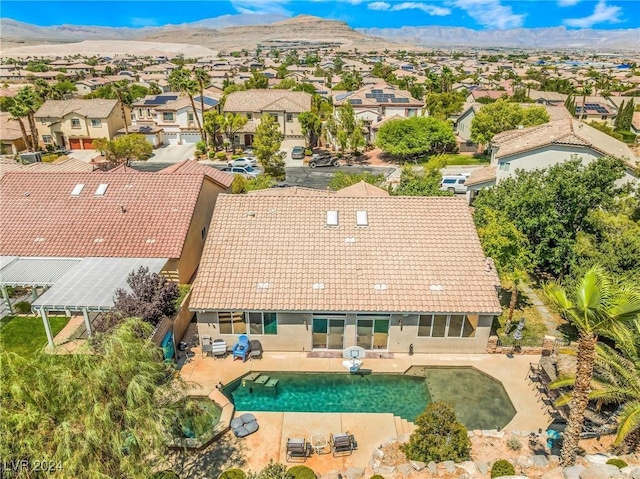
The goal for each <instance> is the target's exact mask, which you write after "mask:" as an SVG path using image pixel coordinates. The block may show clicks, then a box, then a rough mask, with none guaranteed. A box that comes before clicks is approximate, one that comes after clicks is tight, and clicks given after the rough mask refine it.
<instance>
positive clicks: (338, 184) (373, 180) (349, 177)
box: [329, 171, 385, 191]
mask: <svg viewBox="0 0 640 479" xmlns="http://www.w3.org/2000/svg"><path fill="white" fill-rule="evenodd" d="M384 180H385V178H384V175H382V174H375V173H371V172H370V171H363V172H362V173H345V172H344V171H337V172H336V174H335V175H333V177H332V178H331V180H329V189H330V190H333V191H338V190H341V189H342V188H346V187H347V186H351V185H355V184H356V183H360V182H361V181H364V182H366V183H369V184H371V185H374V186H380V185H381V184H382V183H384Z"/></svg>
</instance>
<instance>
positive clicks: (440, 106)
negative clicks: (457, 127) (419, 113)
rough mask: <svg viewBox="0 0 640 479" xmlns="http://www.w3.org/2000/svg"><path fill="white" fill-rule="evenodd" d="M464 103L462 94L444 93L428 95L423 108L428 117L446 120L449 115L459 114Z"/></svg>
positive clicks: (455, 92) (454, 92) (456, 92)
mask: <svg viewBox="0 0 640 479" xmlns="http://www.w3.org/2000/svg"><path fill="white" fill-rule="evenodd" d="M464 101H465V95H464V93H461V92H458V91H449V92H446V93H435V92H432V93H429V94H428V95H427V96H426V98H425V108H426V109H427V111H428V112H429V116H434V117H436V118H439V119H441V120H446V119H447V118H449V117H450V116H451V115H454V114H456V113H460V112H461V111H462V105H463V104H464Z"/></svg>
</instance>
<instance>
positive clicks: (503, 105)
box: [471, 99, 549, 144]
mask: <svg viewBox="0 0 640 479" xmlns="http://www.w3.org/2000/svg"><path fill="white" fill-rule="evenodd" d="M548 121H549V114H548V113H547V110H545V109H544V107H542V106H531V107H527V108H522V107H521V106H520V105H519V104H518V103H513V102H510V101H507V100H504V99H500V100H498V101H496V102H494V103H490V104H488V105H484V106H483V107H482V108H481V109H480V111H478V112H477V113H476V114H475V116H474V117H473V120H472V121H471V139H472V140H473V141H475V142H476V143H481V144H486V143H488V142H489V141H491V139H492V138H493V137H494V136H495V135H497V134H498V133H502V132H503V131H509V130H514V129H516V128H518V127H519V126H522V127H525V128H526V127H528V126H535V125H541V124H543V123H547V122H548Z"/></svg>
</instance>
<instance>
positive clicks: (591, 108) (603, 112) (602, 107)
mask: <svg viewBox="0 0 640 479" xmlns="http://www.w3.org/2000/svg"><path fill="white" fill-rule="evenodd" d="M576 118H579V119H580V120H584V121H598V122H603V121H604V122H606V123H608V124H611V125H613V123H614V120H615V118H616V112H615V111H614V110H613V108H611V106H609V105H607V104H606V103H604V102H597V103H595V102H589V101H587V102H585V103H584V104H583V103H582V101H581V100H580V99H576Z"/></svg>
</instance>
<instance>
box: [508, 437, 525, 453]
mask: <svg viewBox="0 0 640 479" xmlns="http://www.w3.org/2000/svg"><path fill="white" fill-rule="evenodd" d="M507 447H508V448H509V449H511V450H512V451H519V450H520V449H522V443H521V442H520V441H519V440H518V438H517V437H515V436H511V437H510V438H509V439H507Z"/></svg>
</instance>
